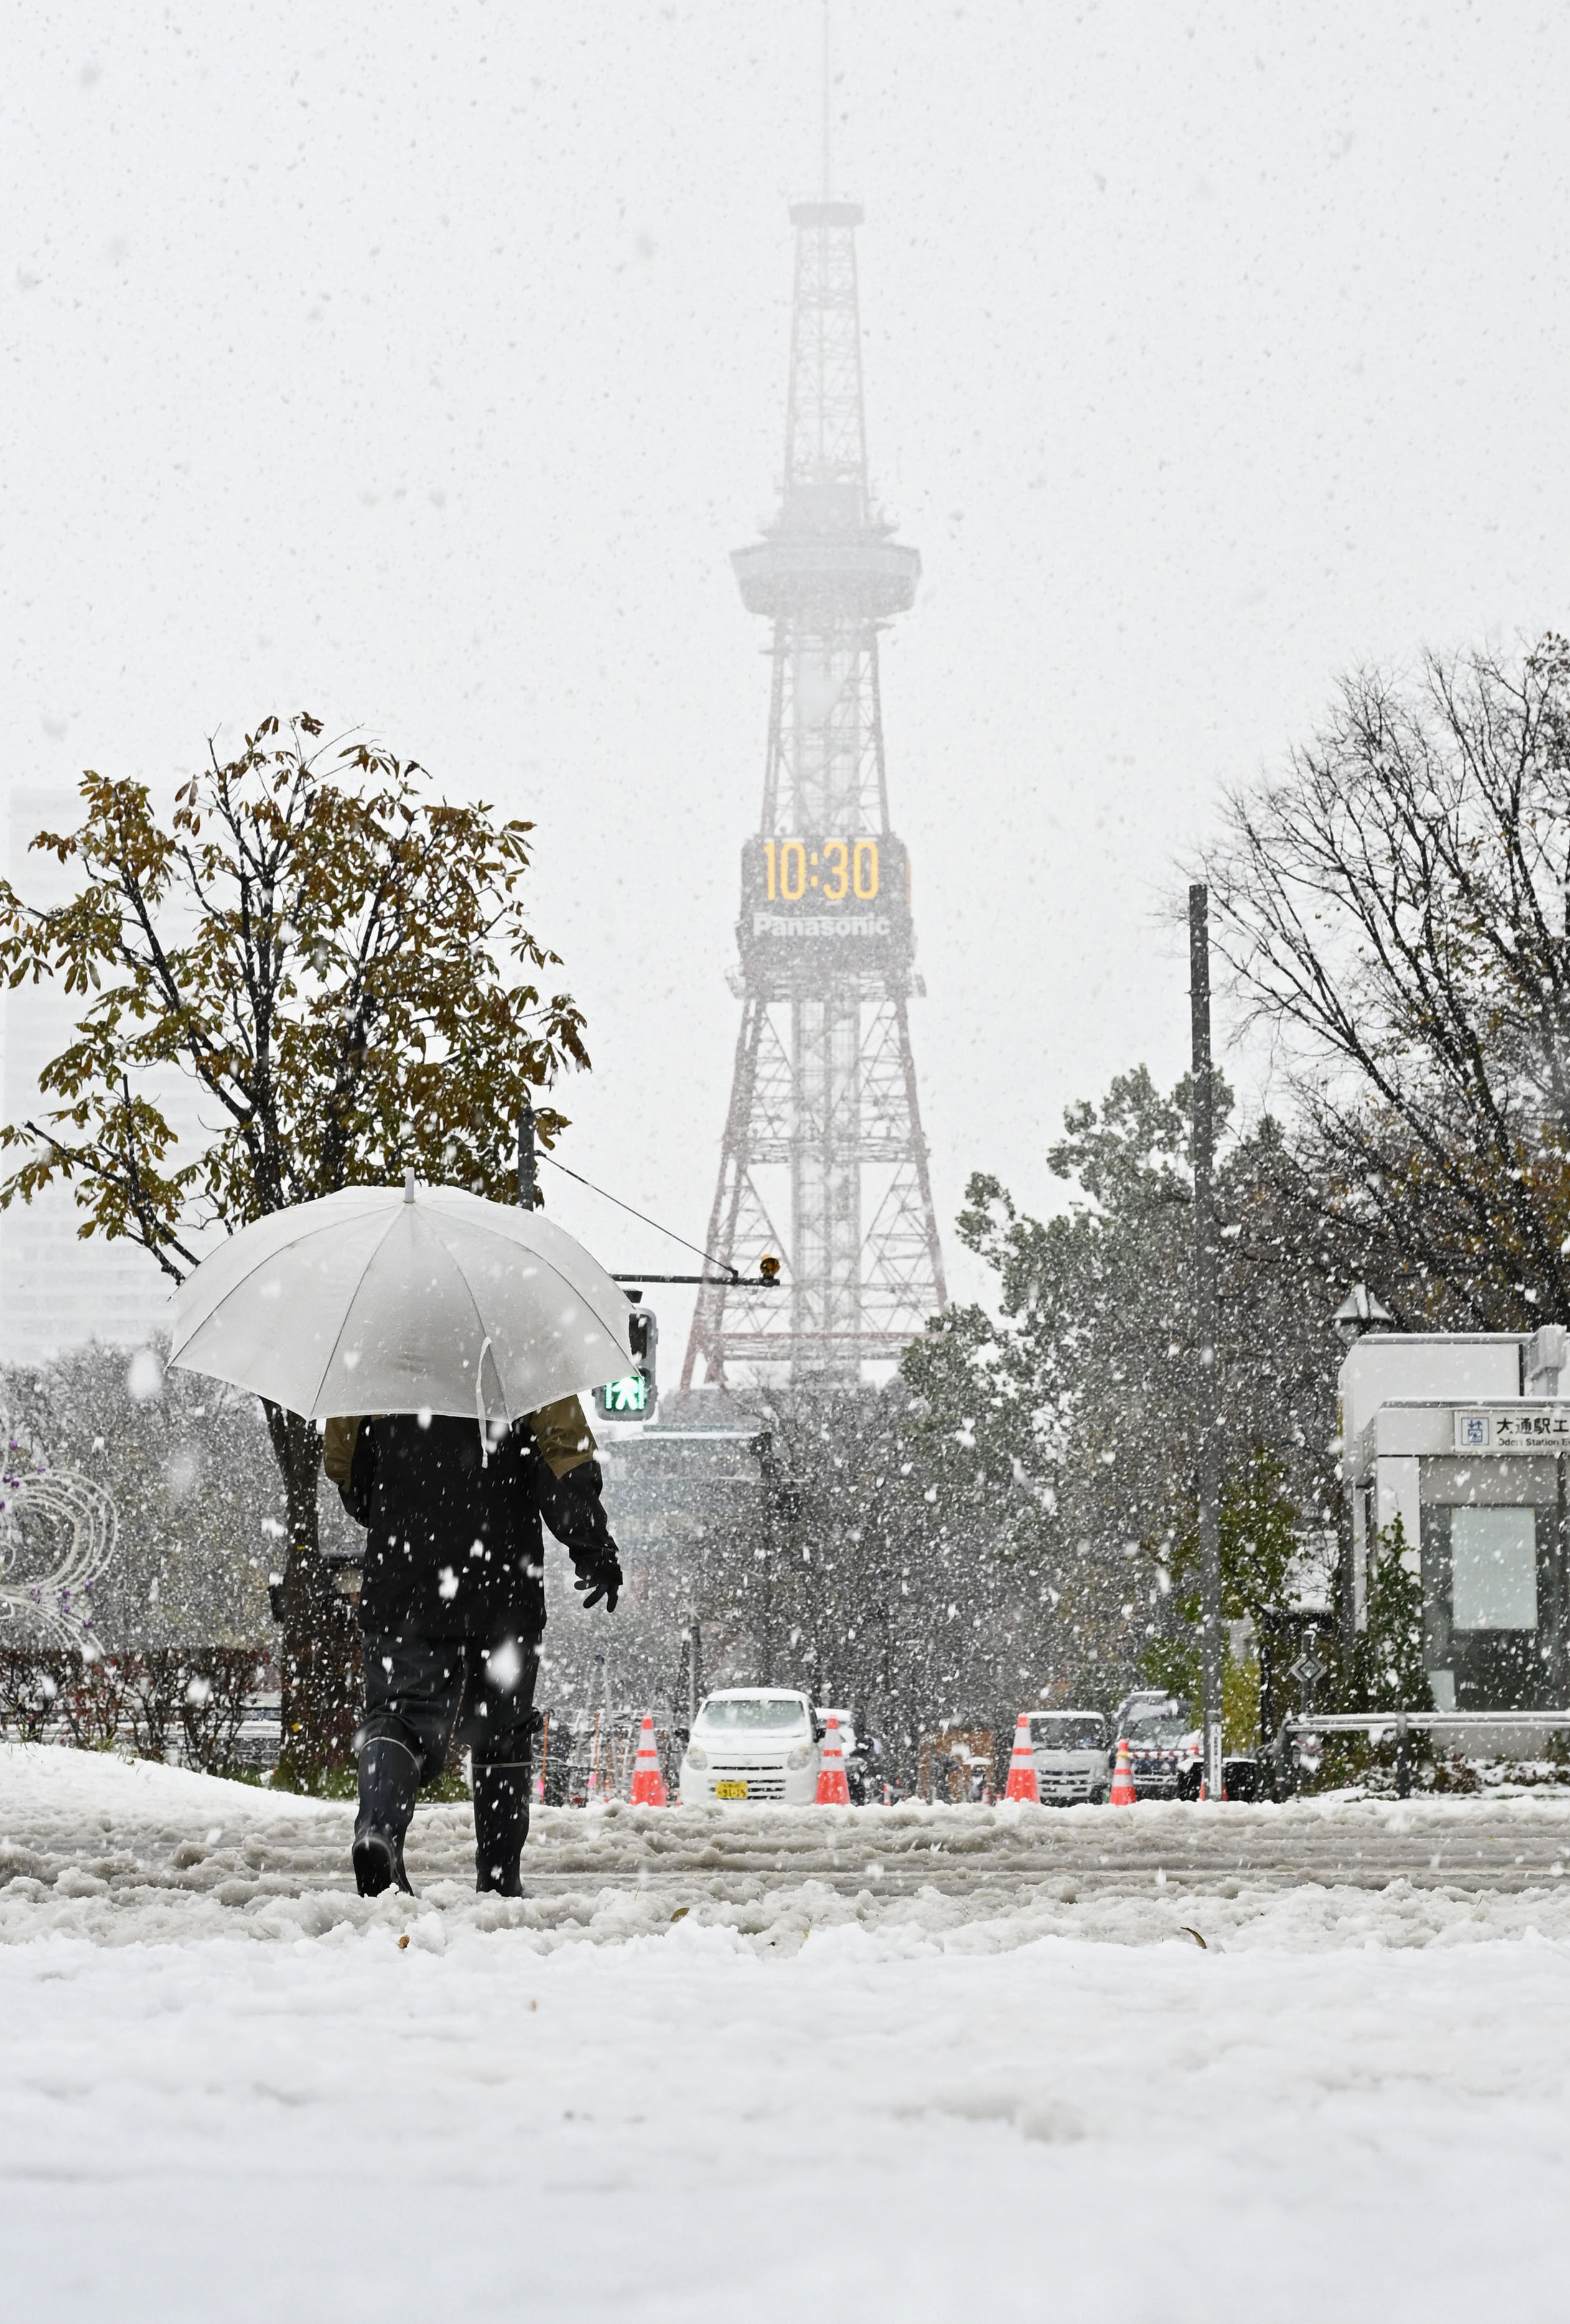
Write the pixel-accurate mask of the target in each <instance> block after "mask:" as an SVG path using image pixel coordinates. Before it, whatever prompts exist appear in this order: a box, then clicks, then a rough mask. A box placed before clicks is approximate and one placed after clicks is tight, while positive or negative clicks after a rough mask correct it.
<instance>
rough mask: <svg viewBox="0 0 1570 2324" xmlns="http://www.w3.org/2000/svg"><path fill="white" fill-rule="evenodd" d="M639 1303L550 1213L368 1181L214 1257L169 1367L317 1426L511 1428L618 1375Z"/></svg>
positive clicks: (177, 1302) (252, 1232)
mask: <svg viewBox="0 0 1570 2324" xmlns="http://www.w3.org/2000/svg"><path fill="white" fill-rule="evenodd" d="M628 1315H629V1308H628V1303H627V1297H626V1295H625V1293H623V1292H622V1291H620V1289H619V1288H618V1287H617V1286H616V1285H615V1284H614V1283H612V1281H611V1277H609V1276H608V1275H607V1274H606V1272H605V1270H604V1268H602V1267H601V1265H600V1262H599V1261H598V1259H592V1258H591V1256H590V1254H589V1253H588V1252H587V1251H586V1250H584V1249H583V1244H582V1243H580V1242H575V1241H574V1239H573V1237H572V1236H571V1235H570V1234H565V1233H564V1232H563V1231H562V1229H561V1228H560V1227H557V1226H553V1225H552V1224H551V1223H550V1222H549V1221H547V1220H546V1219H544V1218H542V1217H541V1215H540V1213H538V1212H537V1211H525V1210H510V1209H508V1208H505V1207H504V1206H503V1205H502V1204H501V1203H487V1202H482V1200H481V1199H480V1197H479V1196H478V1195H477V1194H464V1192H463V1191H462V1190H461V1189H460V1188H458V1187H456V1186H419V1187H417V1186H416V1185H415V1183H414V1180H413V1178H412V1176H410V1177H409V1179H408V1180H406V1182H405V1184H404V1185H403V1186H402V1188H401V1189H400V1188H399V1187H397V1186H352V1187H349V1188H347V1189H345V1191H344V1193H343V1194H326V1195H324V1196H323V1198H322V1199H321V1201H319V1202H316V1203H297V1204H296V1205H295V1206H294V1207H293V1208H292V1209H290V1210H287V1211H275V1212H274V1213H272V1215H271V1217H270V1218H265V1219H257V1220H256V1221H255V1222H253V1223H252V1225H250V1226H248V1227H243V1228H242V1229H241V1231H240V1232H239V1233H238V1234H236V1235H234V1236H233V1237H232V1238H231V1240H229V1241H227V1242H226V1243H225V1244H224V1245H223V1247H222V1249H220V1250H216V1251H214V1252H213V1253H212V1254H211V1256H210V1257H209V1258H207V1259H203V1261H202V1263H201V1265H200V1266H199V1267H197V1268H196V1269H195V1270H194V1271H193V1272H192V1273H191V1275H189V1276H188V1277H187V1279H186V1281H185V1282H184V1283H183V1284H181V1286H180V1287H179V1291H178V1292H177V1293H176V1294H175V1297H174V1334H173V1346H172V1349H171V1351H170V1362H171V1363H174V1364H178V1365H179V1367H180V1368H181V1369H184V1370H187V1371H196V1372H206V1373H207V1374H208V1375H209V1376H210V1377H211V1378H213V1379H222V1380H229V1381H232V1382H233V1383H234V1386H235V1387H236V1388H252V1389H253V1390H254V1391H255V1393H256V1394H257V1395H258V1396H264V1397H269V1398H270V1399H271V1401H272V1402H273V1403H274V1404H279V1405H282V1406H284V1407H285V1409H286V1410H288V1411H289V1412H298V1413H301V1414H303V1415H304V1416H306V1417H307V1418H308V1419H310V1420H329V1419H331V1418H333V1417H334V1416H335V1415H338V1414H344V1413H378V1412H422V1411H428V1412H443V1413H453V1414H456V1415H458V1416H466V1417H467V1416H472V1417H474V1418H477V1419H478V1420H480V1421H481V1422H482V1424H483V1423H487V1422H503V1423H505V1422H510V1421H513V1420H517V1419H519V1418H520V1417H521V1416H522V1415H523V1414H525V1413H528V1412H536V1411H537V1410H538V1409H539V1407H540V1406H541V1405H544V1404H549V1403H550V1402H551V1401H552V1400H553V1399H554V1398H555V1397H561V1396H568V1395H571V1394H573V1393H574V1391H575V1390H577V1389H580V1388H592V1387H595V1386H597V1385H598V1384H599V1383H601V1381H605V1380H611V1379H620V1377H621V1376H622V1375H623V1374H624V1373H625V1372H626V1370H627V1369H628V1367H629V1362H630V1360H631V1351H630V1344H629V1337H628Z"/></svg>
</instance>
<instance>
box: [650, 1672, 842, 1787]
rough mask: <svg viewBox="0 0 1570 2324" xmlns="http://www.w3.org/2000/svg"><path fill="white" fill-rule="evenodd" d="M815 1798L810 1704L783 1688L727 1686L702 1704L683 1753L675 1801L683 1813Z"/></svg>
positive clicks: (814, 1739) (815, 1750) (814, 1747)
mask: <svg viewBox="0 0 1570 2324" xmlns="http://www.w3.org/2000/svg"><path fill="white" fill-rule="evenodd" d="M817 1796H818V1742H817V1737H816V1735H815V1733H814V1731H813V1706H812V1704H811V1702H810V1701H808V1700H807V1697H806V1696H805V1695H804V1694H797V1693H796V1692H794V1690H793V1689H792V1688H789V1687H783V1686H730V1687H725V1688H723V1689H722V1690H721V1692H719V1693H718V1694H711V1695H709V1696H707V1697H705V1699H704V1702H703V1707H702V1710H701V1711H699V1713H698V1718H697V1724H696V1725H695V1726H694V1727H693V1732H692V1737H691V1739H690V1740H689V1742H688V1744H687V1748H686V1749H685V1751H684V1753H683V1754H682V1772H681V1776H680V1778H679V1782H678V1786H677V1791H676V1797H677V1799H678V1801H679V1802H680V1803H681V1805H682V1806H683V1807H684V1808H690V1807H697V1806H700V1805H702V1803H705V1802H707V1801H709V1800H747V1801H757V1800H767V1801H771V1802H775V1803H779V1804H782V1805H784V1806H786V1807H811V1805H812V1803H813V1801H814V1800H815V1799H816V1798H817Z"/></svg>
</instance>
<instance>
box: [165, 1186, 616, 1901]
mask: <svg viewBox="0 0 1570 2324" xmlns="http://www.w3.org/2000/svg"><path fill="white" fill-rule="evenodd" d="M628 1313H629V1311H628V1305H627V1300H626V1297H625V1296H624V1294H623V1293H622V1292H621V1291H620V1289H619V1287H618V1286H617V1285H616V1284H615V1283H613V1282H612V1280H611V1277H610V1276H608V1275H607V1274H606V1273H605V1271H604V1269H603V1268H601V1266H600V1264H599V1262H598V1261H597V1260H596V1259H593V1258H592V1257H591V1255H590V1254H589V1252H588V1251H586V1250H584V1249H583V1245H582V1244H581V1243H578V1242H575V1241H574V1239H573V1237H572V1236H571V1235H569V1234H565V1233H564V1232H563V1231H562V1230H561V1228H559V1227H557V1226H555V1225H554V1224H552V1223H549V1222H547V1221H546V1219H544V1218H543V1217H542V1216H541V1215H540V1213H538V1212H537V1211H533V1210H529V1211H525V1210H523V1209H518V1210H513V1209H510V1208H506V1207H503V1206H502V1205H501V1204H500V1203H487V1202H482V1200H481V1199H480V1198H479V1196H477V1195H474V1194H466V1193H464V1191H463V1190H462V1189H461V1188H458V1187H454V1186H429V1187H425V1188H417V1186H416V1184H415V1179H414V1174H413V1172H412V1171H411V1172H409V1174H408V1175H407V1176H406V1177H405V1180H404V1185H403V1188H402V1192H401V1194H399V1189H398V1188H397V1187H394V1186H353V1187H347V1188H345V1189H344V1192H343V1193H341V1194H327V1195H324V1196H323V1197H322V1198H321V1200H320V1201H317V1202H314V1203H298V1204H296V1205H294V1206H293V1207H292V1208H290V1209H289V1210H283V1211H277V1212H273V1213H271V1214H270V1215H269V1216H268V1217H266V1218H262V1219H257V1220H255V1221H253V1222H252V1224H251V1225H249V1226H246V1227H243V1228H242V1229H241V1230H240V1231H239V1232H238V1233H237V1234H234V1236H232V1237H230V1239H229V1240H227V1241H226V1242H225V1243H224V1244H223V1245H222V1246H221V1247H220V1248H219V1249H218V1250H216V1251H214V1252H213V1253H212V1255H211V1256H210V1257H209V1258H207V1259H204V1260H203V1261H202V1263H201V1265H200V1266H199V1267H197V1268H196V1269H195V1270H194V1272H193V1273H192V1274H191V1275H190V1276H188V1277H187V1279H186V1281H185V1282H184V1284H182V1286H180V1289H179V1293H178V1295H177V1296H176V1302H175V1322H174V1332H173V1340H172V1345H171V1349H170V1361H171V1363H174V1364H176V1365H179V1366H180V1367H181V1368H183V1369H188V1370H192V1371H199V1372H205V1373H207V1374H208V1375H210V1376H211V1377H213V1378H215V1379H225V1380H229V1381H232V1382H234V1384H235V1385H236V1386H238V1387H242V1388H252V1389H254V1390H255V1392H256V1393H257V1394H258V1395H259V1396H262V1397H267V1398H268V1399H269V1400H270V1401H271V1402H272V1403H273V1404H274V1405H277V1406H281V1407H282V1408H283V1409H284V1410H286V1411H289V1412H294V1413H299V1414H302V1415H304V1416H305V1417H307V1418H308V1419H312V1420H317V1421H319V1422H321V1423H322V1424H323V1425H324V1428H325V1431H326V1443H325V1445H324V1454H325V1461H326V1469H327V1473H328V1476H329V1477H330V1478H331V1480H333V1482H334V1483H335V1484H336V1485H337V1486H338V1488H339V1489H340V1491H341V1493H342V1494H343V1496H344V1501H345V1504H346V1506H347V1507H348V1508H349V1510H350V1513H351V1515H352V1516H353V1517H355V1518H356V1519H357V1520H358V1522H359V1523H360V1524H361V1525H363V1526H364V1527H365V1531H366V1540H365V1563H364V1569H363V1588H362V1595H361V1601H360V1620H361V1628H362V1632H363V1643H364V1655H363V1661H364V1675H365V1715H364V1719H363V1723H362V1726H361V1728H360V1731H359V1734H358V1736H357V1737H356V1757H357V1759H358V1764H359V1778H360V1785H359V1788H360V1805H359V1812H358V1815H357V1816H356V1819H355V1824H354V1842H353V1863H354V1876H355V1879H356V1882H357V1883H358V1886H359V1888H360V1891H361V1894H362V1895H371V1896H374V1895H380V1894H381V1892H382V1890H384V1889H386V1888H389V1887H390V1886H393V1884H394V1883H396V1884H397V1885H398V1886H399V1887H401V1888H408V1886H409V1879H408V1876H407V1874H406V1873H405V1871H404V1868H403V1841H404V1836H405V1834H406V1833H407V1831H408V1830H409V1820H410V1818H411V1816H412V1815H413V1812H414V1803H415V1797H416V1794H417V1793H418V1789H419V1787H420V1785H421V1784H426V1783H429V1782H430V1781H431V1780H432V1779H433V1778H434V1777H435V1776H436V1775H439V1774H440V1772H441V1769H442V1766H443V1764H444V1762H445V1758H446V1755H447V1751H448V1749H449V1748H450V1746H451V1743H452V1740H453V1738H454V1733H459V1732H461V1734H462V1736H463V1738H464V1740H465V1741H466V1742H467V1743H468V1744H469V1745H470V1748H471V1749H472V1753H473V1770H474V1831H475V1842H476V1846H475V1874H476V1879H477V1883H478V1886H480V1887H481V1888H482V1889H491V1890H494V1891H496V1892H497V1893H499V1894H500V1895H509V1896H516V1895H519V1893H520V1890H519V1858H520V1857H521V1854H522V1850H523V1844H524V1840H525V1839H526V1837H527V1836H528V1788H529V1782H528V1779H529V1758H530V1748H529V1747H530V1740H531V1736H532V1730H533V1720H534V1688H535V1679H536V1676H537V1671H538V1667H539V1648H540V1637H541V1634H542V1633H543V1631H544V1628H545V1618H546V1607H545V1554H544V1535H543V1533H542V1531H541V1521H542V1519H543V1521H544V1523H545V1525H546V1526H549V1527H550V1529H551V1531H552V1533H553V1534H555V1536H556V1538H557V1539H558V1540H559V1541H561V1542H563V1543H564V1544H565V1546H566V1549H567V1552H568V1554H569V1555H570V1556H571V1558H572V1561H573V1563H574V1568H575V1569H576V1574H577V1587H578V1588H579V1589H580V1590H582V1591H583V1602H584V1604H585V1606H595V1605H598V1604H600V1603H601V1601H602V1602H603V1603H604V1605H605V1608H606V1610H607V1611H608V1612H613V1611H614V1610H615V1607H616V1601H617V1597H618V1594H619V1592H620V1589H621V1584H622V1575H621V1564H620V1558H619V1556H618V1554H617V1549H616V1544H615V1542H614V1540H613V1539H612V1538H611V1529H610V1526H609V1524H608V1523H607V1520H606V1516H605V1510H604V1507H603V1504H602V1501H601V1473H600V1464H599V1462H597V1461H596V1459H595V1458H594V1439H593V1437H592V1434H590V1431H589V1426H588V1423H587V1422H586V1421H585V1419H584V1417H583V1407H582V1406H581V1405H580V1404H579V1402H578V1398H577V1396H576V1394H575V1393H571V1392H569V1391H574V1390H575V1389H577V1388H581V1387H583V1385H584V1384H585V1383H587V1382H589V1381H592V1380H595V1379H615V1378H616V1377H618V1376H619V1374H620V1373H621V1372H623V1371H625V1369H627V1366H628V1363H629V1360H630V1357H631V1350H630V1346H629V1333H628ZM460 1722H461V1725H460Z"/></svg>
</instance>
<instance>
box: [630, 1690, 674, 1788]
mask: <svg viewBox="0 0 1570 2324" xmlns="http://www.w3.org/2000/svg"><path fill="white" fill-rule="evenodd" d="M631 1804H632V1805H633V1806H634V1807H635V1808H663V1807H668V1806H669V1804H670V1803H669V1801H668V1800H667V1799H666V1779H665V1777H664V1776H663V1775H661V1774H660V1771H659V1753H658V1751H657V1750H656V1748H655V1741H654V1720H652V1719H651V1718H650V1717H649V1715H648V1713H647V1711H645V1713H644V1718H643V1732H642V1733H641V1734H640V1735H639V1737H638V1757H637V1759H636V1760H635V1761H634V1763H633V1769H632V1801H631Z"/></svg>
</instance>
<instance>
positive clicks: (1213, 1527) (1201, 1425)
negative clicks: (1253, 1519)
mask: <svg viewBox="0 0 1570 2324" xmlns="http://www.w3.org/2000/svg"><path fill="white" fill-rule="evenodd" d="M1208 920H1209V897H1208V894H1207V890H1205V888H1204V886H1203V885H1201V884H1196V885H1195V886H1193V887H1191V888H1190V889H1189V1005H1190V1013H1191V1018H1192V1025H1193V1043H1194V1346H1195V1355H1196V1359H1197V1361H1196V1367H1195V1369H1196V1373H1197V1378H1198V1390H1197V1396H1198V1409H1197V1411H1196V1414H1195V1418H1196V1422H1197V1424H1198V1455H1199V1460H1198V1470H1199V1474H1198V1486H1199V1656H1200V1674H1201V1683H1202V1687H1203V1692H1204V1699H1205V1784H1206V1789H1207V1793H1208V1794H1209V1796H1210V1798H1211V1799H1213V1800H1218V1799H1219V1798H1220V1797H1221V1414H1220V1394H1219V1381H1218V1379H1217V1337H1218V1333H1217V1285H1216V1277H1217V1251H1216V1186H1215V1172H1216V1093H1215V1083H1214V1078H1213V1074H1212V1070H1211V1060H1210V932H1209V925H1208Z"/></svg>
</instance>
